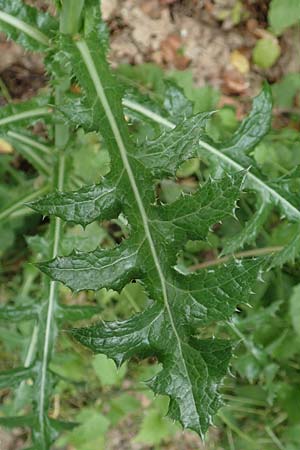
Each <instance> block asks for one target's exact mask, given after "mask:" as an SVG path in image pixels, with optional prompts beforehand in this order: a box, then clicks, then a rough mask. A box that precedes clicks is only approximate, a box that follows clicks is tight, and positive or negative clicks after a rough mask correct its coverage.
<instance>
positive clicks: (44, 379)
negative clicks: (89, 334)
mask: <svg viewBox="0 0 300 450" xmlns="http://www.w3.org/2000/svg"><path fill="white" fill-rule="evenodd" d="M58 152H59V154H58V160H57V167H56V172H55V177H54V183H53V184H54V187H55V188H56V189H57V190H62V189H63V186H64V174H65V157H64V153H63V151H62V150H61V149H59V150H58ZM61 230H62V222H61V219H60V218H58V217H56V218H54V219H51V222H50V236H51V238H52V239H51V241H52V249H51V257H52V258H55V257H56V256H57V254H58V248H59V241H60V237H61ZM57 291H58V283H57V282H56V281H50V285H49V295H48V301H47V303H48V305H47V312H46V321H45V328H44V327H43V325H42V324H41V325H40V326H39V334H40V338H43V342H42V343H41V342H39V343H40V344H42V345H41V347H42V350H41V353H40V355H39V356H40V357H41V368H40V372H39V379H38V383H39V397H38V402H37V409H38V415H39V428H40V432H41V435H42V436H44V435H45V434H46V429H45V420H46V417H45V416H46V414H47V409H48V399H47V388H48V383H49V382H51V381H49V380H48V363H49V359H50V356H51V353H52V349H53V345H54V340H55V326H54V325H55V324H54V313H55V307H56V303H57ZM41 317H42V318H43V314H42V315H41ZM41 331H42V333H41ZM42 334H43V336H41V335H42ZM39 341H40V339H39ZM45 450H46V449H45Z"/></svg>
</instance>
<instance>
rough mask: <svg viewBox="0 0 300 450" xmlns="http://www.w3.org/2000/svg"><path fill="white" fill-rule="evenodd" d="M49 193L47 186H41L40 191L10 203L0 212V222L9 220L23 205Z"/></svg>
mask: <svg viewBox="0 0 300 450" xmlns="http://www.w3.org/2000/svg"><path fill="white" fill-rule="evenodd" d="M48 191H49V185H47V186H43V187H42V188H40V189H37V190H35V191H33V192H30V194H26V195H24V197H21V198H19V199H18V200H17V201H16V202H14V203H12V204H11V205H10V206H7V207H6V208H4V209H3V210H2V211H1V212H0V222H1V221H4V220H6V219H9V217H10V216H11V215H12V214H13V213H14V212H16V211H18V210H19V208H21V207H22V206H23V205H24V203H27V202H30V201H32V200H34V199H35V198H37V197H41V196H42V195H44V194H46V192H48Z"/></svg>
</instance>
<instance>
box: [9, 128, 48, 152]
mask: <svg viewBox="0 0 300 450" xmlns="http://www.w3.org/2000/svg"><path fill="white" fill-rule="evenodd" d="M7 136H8V137H11V138H13V139H15V140H16V141H19V142H22V143H23V144H28V145H30V146H31V147H33V148H35V149H36V150H39V151H40V152H42V153H45V154H46V155H51V150H50V148H49V147H47V145H44V144H41V143H40V142H37V141H35V140H34V139H31V138H29V137H28V136H24V135H23V134H20V133H16V132H14V131H8V132H7Z"/></svg>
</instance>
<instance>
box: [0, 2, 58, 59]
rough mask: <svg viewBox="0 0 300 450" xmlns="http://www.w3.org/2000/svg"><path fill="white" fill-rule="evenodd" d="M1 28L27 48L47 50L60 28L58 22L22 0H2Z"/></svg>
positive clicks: (9, 36) (10, 37) (0, 9)
mask: <svg viewBox="0 0 300 450" xmlns="http://www.w3.org/2000/svg"><path fill="white" fill-rule="evenodd" d="M0 30H1V31H4V32H5V33H6V35H7V36H8V38H9V39H12V40H14V41H16V42H17V43H18V44H20V45H22V46H23V47H24V48H25V49H26V50H30V51H45V50H47V48H48V47H49V45H50V42H51V38H52V37H53V36H54V35H55V33H56V32H57V30H58V22H57V20H55V19H54V17H52V16H50V15H49V14H47V13H42V12H39V11H38V10H37V9H36V8H33V7H31V6H28V5H26V4H25V3H24V2H23V1H22V0H0Z"/></svg>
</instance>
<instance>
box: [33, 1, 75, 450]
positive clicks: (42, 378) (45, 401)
mask: <svg viewBox="0 0 300 450" xmlns="http://www.w3.org/2000/svg"><path fill="white" fill-rule="evenodd" d="M83 4H84V1H83V0H80V2H78V1H77V0H76V2H75V0H64V1H63V4H62V12H61V16H60V31H61V32H62V33H65V34H68V33H74V32H76V30H77V28H76V26H78V23H79V18H80V14H81V10H82V7H83ZM57 81H58V85H57V88H56V91H55V104H56V105H60V104H61V103H63V101H64V92H65V90H66V89H67V87H68V85H69V81H68V80H65V79H63V78H62V79H59V80H57ZM54 136H55V148H56V151H57V161H56V164H55V171H54V178H53V189H55V190H58V191H62V190H63V187H64V181H65V154H64V149H65V147H66V145H67V143H68V140H69V128H68V126H67V125H65V124H56V125H55V129H54ZM61 233H62V221H61V219H60V218H59V217H55V218H52V219H51V221H50V239H51V242H52V249H51V258H55V257H56V256H57V254H58V250H59V242H60V238H61ZM48 292H49V293H48V300H47V309H46V315H45V317H43V314H42V315H41V318H42V320H43V321H44V319H45V322H44V323H45V325H44V323H40V324H39V335H40V336H41V338H42V350H41V351H40V352H39V355H38V357H39V359H40V361H41V368H40V372H39V377H38V380H37V383H38V385H39V396H38V401H37V409H38V417H39V433H40V434H41V436H42V437H43V442H46V441H47V437H48V436H47V434H48V430H47V423H48V409H49V398H48V391H49V385H50V386H51V378H50V377H51V375H50V374H49V371H48V364H49V361H50V357H51V354H52V351H53V348H54V344H55V335H56V326H55V317H54V315H55V309H56V306H57V300H58V282H56V281H52V280H51V281H50V284H49V291H48ZM46 445H47V444H46ZM43 450H48V449H47V447H45V449H43Z"/></svg>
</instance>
